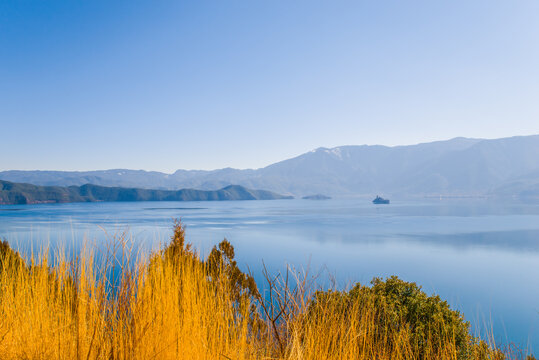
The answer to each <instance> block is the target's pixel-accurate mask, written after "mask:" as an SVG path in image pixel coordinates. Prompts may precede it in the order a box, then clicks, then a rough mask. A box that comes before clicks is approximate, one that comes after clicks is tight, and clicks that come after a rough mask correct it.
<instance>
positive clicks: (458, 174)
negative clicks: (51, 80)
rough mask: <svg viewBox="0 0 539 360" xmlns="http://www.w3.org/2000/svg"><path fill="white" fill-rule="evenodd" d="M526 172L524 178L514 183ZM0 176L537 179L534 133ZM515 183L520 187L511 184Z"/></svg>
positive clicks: (461, 189) (284, 189) (443, 188)
mask: <svg viewBox="0 0 539 360" xmlns="http://www.w3.org/2000/svg"><path fill="white" fill-rule="evenodd" d="M526 176H527V178H526V179H525V181H524V180H519V179H521V178H522V177H526ZM0 179H3V180H7V181H14V182H25V183H33V184H38V185H54V186H69V185H77V186H80V185H83V184H86V183H92V184H96V185H101V186H120V187H136V188H147V189H168V190H178V189H182V188H197V189H203V190H213V189H221V188H223V187H225V186H228V185H230V184H238V185H242V186H245V187H247V188H254V189H267V190H271V191H275V192H278V193H281V194H293V195H296V196H305V195H311V194H316V193H323V194H327V195H329V196H362V195H365V196H372V195H373V194H377V193H379V194H386V195H397V194H398V195H401V196H410V195H411V196H422V195H472V196H473V195H491V196H521V195H522V196H526V194H528V193H530V192H532V193H535V191H536V185H535V184H536V183H539V135H533V136H518V137H511V138H503V139H493V140H484V139H468V138H455V139H451V140H446V141H436V142H431V143H424V144H417V145H409V146H394V147H388V146H381V145H374V146H368V145H359V146H340V147H335V148H331V149H328V148H318V149H316V150H313V151H310V152H308V153H305V154H302V155H300V156H297V157H295V158H292V159H287V160H284V161H281V162H278V163H275V164H271V165H269V166H267V167H264V168H261V169H256V170H254V169H246V170H238V169H231V168H225V169H219V170H213V171H201V170H189V171H188V170H178V171H176V172H175V173H173V174H165V173H160V172H147V171H143V170H123V169H120V170H105V171H88V172H62V171H4V172H0ZM515 182H519V185H518V186H510V184H513V183H515ZM527 186H529V187H530V188H529V189H528V188H527ZM512 189H514V191H513V190H512Z"/></svg>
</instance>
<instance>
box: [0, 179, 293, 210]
mask: <svg viewBox="0 0 539 360" xmlns="http://www.w3.org/2000/svg"><path fill="white" fill-rule="evenodd" d="M290 198H291V197H290V196H282V195H279V194H276V193H273V192H271V191H264V190H251V189H247V188H245V187H243V186H239V185H230V186H227V187H225V188H222V189H219V190H193V189H182V190H150V189H137V188H120V187H106V186H99V185H92V184H86V185H82V186H68V187H61V186H38V185H31V184H23V183H12V182H9V181H3V180H0V204H39V203H67V202H93V201H223V200H276V199H290Z"/></svg>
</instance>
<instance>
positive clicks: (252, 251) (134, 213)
mask: <svg viewBox="0 0 539 360" xmlns="http://www.w3.org/2000/svg"><path fill="white" fill-rule="evenodd" d="M174 218H181V219H182V221H183V222H184V223H185V225H186V226H187V238H188V241H190V242H192V243H193V244H195V246H196V247H197V248H198V249H199V250H200V251H201V252H202V253H205V254H207V253H208V252H209V251H210V250H211V247H212V246H213V245H215V244H216V243H218V242H219V241H220V240H222V239H223V238H224V237H226V238H227V239H228V240H230V241H231V243H232V244H233V245H234V247H235V249H236V258H237V260H238V263H239V264H240V266H241V267H242V268H243V269H247V267H248V268H250V269H251V270H252V271H253V273H254V274H255V276H256V278H257V279H258V280H260V279H261V276H260V273H261V269H262V261H263V262H264V263H265V264H266V266H267V267H268V268H269V269H270V270H272V271H279V270H283V269H285V268H286V265H287V264H290V265H292V266H294V267H295V268H296V269H307V268H308V269H310V273H311V274H318V273H320V275H319V276H320V277H319V279H320V280H319V281H320V284H327V283H328V282H327V281H326V280H327V279H328V278H330V277H334V278H335V279H336V281H337V284H338V286H339V287H341V288H346V287H350V285H351V284H353V283H355V282H357V281H359V282H361V283H368V282H369V281H370V280H371V279H372V278H373V277H375V276H380V277H386V276H390V275H398V276H399V277H401V278H402V279H404V280H407V281H415V282H417V283H418V284H420V285H421V286H423V288H424V289H425V290H426V291H427V292H428V293H432V292H436V293H437V294H439V295H440V296H441V297H442V298H443V299H446V300H447V301H448V302H449V303H450V304H451V306H452V307H453V308H455V309H458V310H461V311H463V312H464V314H465V316H466V318H467V319H468V320H470V322H471V323H472V328H473V330H474V331H480V332H481V333H482V334H484V333H485V327H491V326H492V327H493V329H494V337H495V339H496V340H497V341H500V342H504V343H507V342H515V343H517V344H519V345H520V346H521V347H524V348H526V347H528V348H532V347H533V348H534V350H535V352H538V351H539V204H532V203H528V204H527V203H521V202H498V201H493V200H482V199H458V200H457V199H454V200H450V199H449V200H420V201H401V202H399V201H392V203H391V204H390V205H373V204H371V203H370V202H369V201H368V200H365V199H354V200H340V199H333V200H323V201H312V200H273V201H228V202H138V203H80V204H42V205H22V206H19V205H12V206H0V237H3V238H5V239H7V240H8V241H9V242H10V243H11V244H12V245H14V246H15V247H19V248H22V249H29V248H30V246H32V247H33V248H34V249H38V248H39V247H41V246H43V244H52V245H54V244H56V243H58V242H60V243H62V244H68V246H69V244H71V246H77V245H78V244H80V243H81V242H82V241H83V240H84V239H88V240H91V241H96V242H97V243H101V242H104V241H106V239H107V237H110V236H112V235H113V234H118V233H120V232H122V231H124V230H126V229H127V230H128V231H129V234H130V236H131V237H132V238H133V240H134V241H135V242H137V243H138V244H140V245H141V246H142V247H145V248H155V247H156V246H157V245H158V244H159V243H164V242H166V241H168V239H169V238H170V235H171V229H172V224H173V219H174Z"/></svg>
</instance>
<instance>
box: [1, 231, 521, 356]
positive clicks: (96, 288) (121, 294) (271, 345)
mask: <svg viewBox="0 0 539 360" xmlns="http://www.w3.org/2000/svg"><path fill="white" fill-rule="evenodd" d="M65 255H66V254H65V252H62V251H58V252H57V254H55V260H54V262H52V263H50V261H49V260H50V259H49V258H48V256H47V255H46V252H44V254H43V255H41V256H37V257H32V258H30V259H29V261H26V260H25V259H23V257H22V256H21V255H19V253H17V252H16V251H14V250H12V249H11V248H10V247H9V246H8V244H7V243H6V242H4V243H0V269H1V273H0V358H1V359H238V360H239V359H290V360H292V359H293V360H299V359H309V360H310V359H459V360H460V359H505V358H523V355H522V354H518V353H512V354H511V353H507V352H506V353H504V352H502V351H500V350H499V349H497V348H495V346H493V345H489V344H487V343H485V342H483V341H481V340H479V339H478V338H475V337H473V336H472V335H471V334H470V326H469V324H468V323H467V322H466V321H465V320H464V318H463V316H462V315H461V314H460V313H459V312H458V311H455V310H452V309H451V308H450V307H449V305H448V304H447V303H446V302H445V301H442V300H441V299H440V298H439V297H438V296H428V295H427V294H425V293H424V292H423V291H422V290H421V289H420V288H419V287H418V286H417V285H416V284H414V283H408V282H404V281H402V280H400V279H398V278H397V277H391V278H388V279H385V280H382V279H374V280H373V282H372V283H371V286H364V285H361V284H357V285H356V286H355V287H353V288H352V289H351V290H350V291H331V290H330V291H310V287H309V286H308V282H307V279H306V278H305V277H301V276H300V275H298V274H293V273H290V272H289V273H286V274H282V275H271V274H269V273H267V272H266V273H265V277H266V280H267V283H266V284H265V285H266V286H264V288H265V289H266V290H265V291H262V292H261V291H259V289H258V288H257V286H256V284H255V282H254V279H253V277H252V276H251V275H249V274H245V273H243V272H242V271H240V269H239V268H238V266H237V263H236V262H235V260H234V257H235V254H234V248H233V247H232V245H231V244H230V243H229V242H228V241H226V240H224V241H223V242H221V243H220V244H219V245H218V246H216V247H214V249H213V250H212V251H211V253H210V254H209V256H208V257H207V258H206V259H201V258H200V257H199V255H198V254H197V252H196V251H195V250H194V249H193V248H192V246H191V245H189V244H188V243H186V241H185V231H184V229H183V227H182V225H181V224H180V223H177V224H176V226H175V228H174V234H173V236H172V239H171V242H170V243H169V244H168V245H167V246H166V247H165V248H163V249H162V250H160V251H157V252H154V253H152V254H151V255H150V256H149V257H141V258H139V259H136V260H135V259H133V256H136V255H137V254H136V252H135V251H134V250H133V249H132V248H131V247H130V246H129V243H128V241H126V240H125V239H123V238H120V239H117V240H116V241H111V243H110V244H108V246H107V247H106V248H105V250H103V251H99V249H96V250H95V252H92V251H90V250H89V249H86V250H83V251H81V253H80V254H79V255H78V256H76V257H75V258H73V259H68V258H67V257H66V256H65ZM529 358H530V359H531V357H529Z"/></svg>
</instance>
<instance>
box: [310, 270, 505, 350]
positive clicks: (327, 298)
mask: <svg viewBox="0 0 539 360" xmlns="http://www.w3.org/2000/svg"><path fill="white" fill-rule="evenodd" d="M354 306H355V307H356V308H358V307H359V308H361V307H365V306H370V307H373V308H374V311H375V313H376V319H375V322H374V329H375V330H374V331H375V333H376V334H378V336H379V337H380V338H381V339H382V338H383V339H384V341H388V342H391V341H392V340H391V337H388V336H387V334H390V333H393V334H394V333H396V332H399V331H404V332H407V333H408V336H409V339H410V340H411V344H412V346H413V347H414V348H415V350H416V353H417V354H418V355H419V358H427V357H428V354H427V353H426V349H428V350H429V351H430V352H432V351H433V350H434V351H435V352H436V351H438V350H441V349H442V347H443V346H446V344H447V340H448V339H451V340H452V343H453V344H454V346H455V347H456V350H457V351H456V353H457V354H458V359H469V358H472V357H473V358H478V355H479V358H484V359H501V358H503V356H501V354H500V353H498V352H495V351H491V350H490V349H489V347H488V346H487V345H486V344H485V343H484V342H482V341H480V340H479V339H477V338H475V337H473V336H471V335H470V324H469V323H468V322H467V321H465V320H464V317H463V315H462V314H461V313H460V312H459V311H456V310H452V309H451V308H450V306H449V304H448V303H447V302H446V301H443V300H442V299H440V297H439V296H438V295H432V296H429V295H427V294H426V293H425V292H424V291H422V289H421V287H420V286H418V285H417V284H416V283H413V282H406V281H403V280H401V279H399V278H398V277H396V276H392V277H390V278H387V279H386V280H382V279H380V278H374V279H373V280H372V281H371V286H363V285H361V284H359V283H358V284H356V286H354V287H353V288H352V290H350V291H349V292H340V291H318V292H317V293H316V294H315V296H314V299H313V302H312V303H311V304H310V306H309V310H308V314H310V316H317V315H319V314H317V313H316V312H317V311H320V310H319V309H327V308H331V309H333V311H336V312H341V311H342V312H347V311H350V309H352V307H354ZM361 313H362V312H358V314H361ZM358 323H359V322H358Z"/></svg>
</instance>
